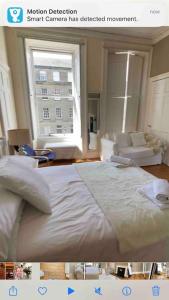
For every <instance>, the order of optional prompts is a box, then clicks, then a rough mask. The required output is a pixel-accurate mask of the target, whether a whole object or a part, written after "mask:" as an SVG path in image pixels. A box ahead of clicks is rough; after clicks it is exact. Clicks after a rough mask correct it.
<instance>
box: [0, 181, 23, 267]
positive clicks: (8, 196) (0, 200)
mask: <svg viewBox="0 0 169 300" xmlns="http://www.w3.org/2000/svg"><path fill="white" fill-rule="evenodd" d="M23 202H24V201H23V200H22V198H21V197H20V196H18V195H16V194H14V193H12V192H10V191H7V190H5V189H3V188H2V187H0V261H7V260H8V254H9V247H10V245H11V243H10V241H11V239H12V235H13V228H14V227H15V223H16V220H17V218H18V216H19V215H20V216H21V213H22V210H23ZM16 235H17V232H16ZM11 246H14V245H11Z"/></svg>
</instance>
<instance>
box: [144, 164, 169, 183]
mask: <svg viewBox="0 0 169 300" xmlns="http://www.w3.org/2000/svg"><path fill="white" fill-rule="evenodd" d="M143 169H144V170H146V171H147V172H149V173H151V174H153V175H155V176H156V177H158V178H161V179H167V180H169V167H168V166H166V165H164V164H162V165H157V166H147V167H143Z"/></svg>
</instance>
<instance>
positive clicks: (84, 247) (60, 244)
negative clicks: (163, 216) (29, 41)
mask: <svg viewBox="0 0 169 300" xmlns="http://www.w3.org/2000/svg"><path fill="white" fill-rule="evenodd" d="M37 172H40V173H41V174H43V175H44V176H45V177H46V179H47V181H48V182H49V184H50V186H51V188H52V190H53V195H54V196H53V198H52V199H51V204H52V209H53V214H52V215H44V214H42V213H41V212H40V211H38V210H36V209H35V208H33V207H31V206H30V205H26V206H25V209H24V214H23V218H22V221H21V225H20V230H19V234H18V244H17V260H18V261H32V262H33V261H142V260H144V261H154V260H160V261H168V259H169V251H168V250H167V249H169V247H168V244H169V243H168V241H163V242H162V241H161V242H160V243H156V244H154V245H152V246H149V247H146V248H143V249H140V250H137V251H132V252H130V253H127V254H123V255H122V254H120V252H119V245H118V241H117V239H116V236H115V233H114V230H113V228H112V225H111V224H110V223H108V221H107V220H106V219H105V216H104V214H103V212H102V211H101V209H100V208H99V206H98V205H97V203H96V201H95V200H94V199H93V197H92V195H91V193H90V192H89V190H88V188H87V187H86V185H85V184H84V183H83V181H82V180H81V178H80V177H79V175H78V174H77V171H76V170H75V167H74V166H61V167H49V168H41V169H37Z"/></svg>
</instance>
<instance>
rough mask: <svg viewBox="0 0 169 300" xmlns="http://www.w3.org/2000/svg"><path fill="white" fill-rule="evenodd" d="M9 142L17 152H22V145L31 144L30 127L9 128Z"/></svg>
mask: <svg viewBox="0 0 169 300" xmlns="http://www.w3.org/2000/svg"><path fill="white" fill-rule="evenodd" d="M8 144H9V146H13V147H14V149H15V150H16V151H17V152H20V146H22V145H29V144H31V137H30V132H29V129H11V130H8Z"/></svg>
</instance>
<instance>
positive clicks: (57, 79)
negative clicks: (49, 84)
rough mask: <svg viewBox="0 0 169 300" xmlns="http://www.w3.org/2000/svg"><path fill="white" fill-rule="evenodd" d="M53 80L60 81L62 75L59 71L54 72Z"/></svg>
mask: <svg viewBox="0 0 169 300" xmlns="http://www.w3.org/2000/svg"><path fill="white" fill-rule="evenodd" d="M53 80H54V81H60V73H59V71H54V72H53Z"/></svg>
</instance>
